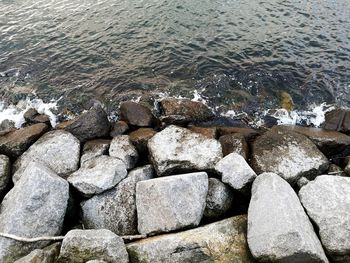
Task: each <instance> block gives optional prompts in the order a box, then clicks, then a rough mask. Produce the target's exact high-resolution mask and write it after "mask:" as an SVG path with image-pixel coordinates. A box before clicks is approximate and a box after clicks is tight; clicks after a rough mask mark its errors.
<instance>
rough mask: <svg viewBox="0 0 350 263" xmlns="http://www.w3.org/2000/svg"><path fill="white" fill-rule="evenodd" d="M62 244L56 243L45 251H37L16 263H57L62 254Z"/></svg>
mask: <svg viewBox="0 0 350 263" xmlns="http://www.w3.org/2000/svg"><path fill="white" fill-rule="evenodd" d="M60 248H61V243H54V244H52V245H50V246H48V247H46V248H44V249H35V250H33V251H32V252H30V253H29V254H28V255H27V256H25V257H23V258H20V259H18V260H16V261H15V262H14V263H55V262H56V261H57V258H58V255H59V253H60Z"/></svg>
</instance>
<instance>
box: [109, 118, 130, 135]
mask: <svg viewBox="0 0 350 263" xmlns="http://www.w3.org/2000/svg"><path fill="white" fill-rule="evenodd" d="M128 130H129V125H128V124H127V123H126V122H125V121H117V122H116V123H114V124H113V125H112V128H111V132H110V133H109V135H110V136H111V137H116V136H119V135H123V134H125V133H126V132H127V131H128Z"/></svg>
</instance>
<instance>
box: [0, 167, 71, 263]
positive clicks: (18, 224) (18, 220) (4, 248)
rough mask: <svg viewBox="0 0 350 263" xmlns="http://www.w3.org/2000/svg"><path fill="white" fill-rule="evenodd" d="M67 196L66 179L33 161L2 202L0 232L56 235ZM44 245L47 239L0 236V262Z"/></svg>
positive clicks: (40, 235) (58, 231) (39, 235)
mask: <svg viewBox="0 0 350 263" xmlns="http://www.w3.org/2000/svg"><path fill="white" fill-rule="evenodd" d="M68 198H69V185H68V182H67V181H65V180H64V179H62V178H60V177H59V176H57V175H56V174H55V173H54V172H52V171H51V170H49V169H48V168H46V167H45V166H42V165H40V164H38V163H37V164H35V163H33V162H32V163H30V164H29V165H28V167H27V168H26V169H25V170H24V172H23V174H22V176H21V179H20V180H19V181H18V182H17V184H16V185H15V186H14V187H13V188H12V190H11V191H10V192H9V193H8V194H7V195H6V196H5V198H4V200H3V202H2V203H1V206H0V211H1V213H0V232H2V233H8V234H13V235H16V236H20V237H28V238H33V237H42V236H56V235H59V234H60V233H61V230H62V226H63V220H64V217H65V213H66V209H67V204H68ZM47 245H48V242H36V243H23V242H18V241H14V240H12V239H6V238H2V237H0V262H3V263H12V262H14V261H15V260H17V259H18V258H20V257H22V256H24V255H27V254H28V253H29V252H31V251H32V250H34V249H36V248H43V247H45V246H47Z"/></svg>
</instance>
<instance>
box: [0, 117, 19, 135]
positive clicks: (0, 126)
mask: <svg viewBox="0 0 350 263" xmlns="http://www.w3.org/2000/svg"><path fill="white" fill-rule="evenodd" d="M15 128H16V125H15V122H14V121H10V120H3V121H2V122H1V123H0V132H7V131H10V130H12V129H15Z"/></svg>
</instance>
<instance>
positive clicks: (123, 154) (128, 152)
mask: <svg viewBox="0 0 350 263" xmlns="http://www.w3.org/2000/svg"><path fill="white" fill-rule="evenodd" d="M109 155H110V156H112V157H116V158H119V159H120V160H122V161H123V162H125V164H126V167H127V169H128V170H130V169H132V168H134V167H135V165H136V163H137V161H138V159H139V154H138V152H137V150H136V148H135V146H134V145H132V143H131V141H130V138H129V136H128V135H119V136H116V137H114V138H113V140H112V142H111V146H110V147H109Z"/></svg>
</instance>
